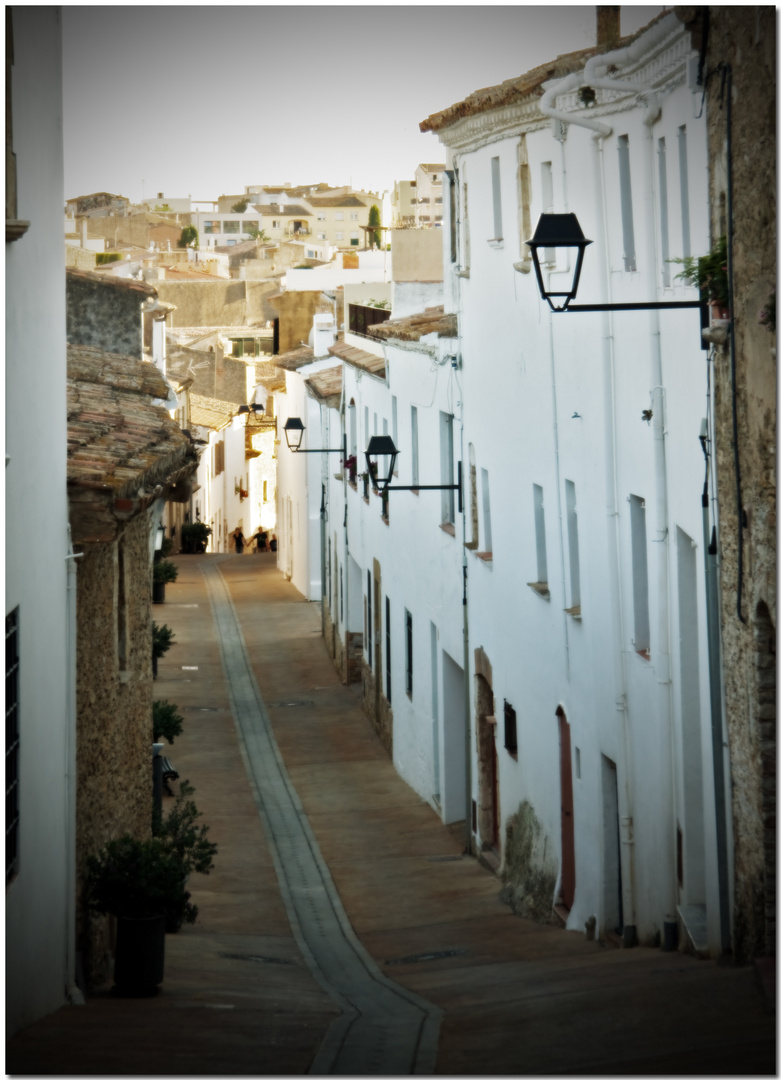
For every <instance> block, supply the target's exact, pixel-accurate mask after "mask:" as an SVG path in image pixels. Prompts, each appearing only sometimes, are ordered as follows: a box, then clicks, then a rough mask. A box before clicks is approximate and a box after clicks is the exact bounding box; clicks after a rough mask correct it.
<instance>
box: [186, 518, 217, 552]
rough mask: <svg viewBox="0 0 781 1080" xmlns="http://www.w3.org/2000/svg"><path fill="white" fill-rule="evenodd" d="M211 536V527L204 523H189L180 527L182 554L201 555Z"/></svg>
mask: <svg viewBox="0 0 781 1080" xmlns="http://www.w3.org/2000/svg"><path fill="white" fill-rule="evenodd" d="M211 534H212V530H211V526H209V525H207V524H206V522H205V521H190V522H188V523H187V524H186V525H182V554H183V555H202V554H203V553H204V552H205V551H206V545H207V544H208V543H209V537H210V536H211Z"/></svg>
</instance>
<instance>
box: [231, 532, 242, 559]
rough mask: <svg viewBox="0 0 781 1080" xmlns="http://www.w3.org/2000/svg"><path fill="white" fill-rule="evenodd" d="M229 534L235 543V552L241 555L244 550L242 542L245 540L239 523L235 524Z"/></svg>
mask: <svg viewBox="0 0 781 1080" xmlns="http://www.w3.org/2000/svg"><path fill="white" fill-rule="evenodd" d="M231 536H232V537H233V542H234V544H235V545H236V554H237V555H241V553H242V552H243V551H244V544H245V543H246V541H245V539H244V533H243V532H242V531H241V526H240V525H237V526H236V528H235V529H234V530H233V532H232V533H231Z"/></svg>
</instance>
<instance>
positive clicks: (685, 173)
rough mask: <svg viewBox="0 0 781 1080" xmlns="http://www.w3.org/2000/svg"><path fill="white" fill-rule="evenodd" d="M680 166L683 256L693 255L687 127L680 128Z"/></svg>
mask: <svg viewBox="0 0 781 1080" xmlns="http://www.w3.org/2000/svg"><path fill="white" fill-rule="evenodd" d="M678 166H679V174H680V182H681V242H682V245H683V251H682V254H683V255H684V256H687V255H691V253H692V242H691V230H690V227H689V155H688V151H687V148H686V125H685V124H684V125H683V126H682V127H679V128H678Z"/></svg>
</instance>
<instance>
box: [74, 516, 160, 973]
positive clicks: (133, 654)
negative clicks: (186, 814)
mask: <svg viewBox="0 0 781 1080" xmlns="http://www.w3.org/2000/svg"><path fill="white" fill-rule="evenodd" d="M148 536H149V524H148V520H147V517H146V515H142V516H141V517H139V518H137V519H136V520H135V521H132V522H130V523H129V524H128V526H127V528H126V530H125V533H124V536H123V537H122V541H121V544H122V547H123V548H124V558H125V574H126V590H125V595H126V615H127V627H128V633H127V661H126V668H127V671H128V672H129V678H128V681H127V682H121V681H120V676H119V658H118V649H117V619H118V596H117V588H118V572H117V571H118V558H119V544H118V543H116V542H115V543H113V544H95V545H90V546H89V547H88V548H86V549H85V550H84V554H83V556H82V557H81V558H80V559H78V580H77V624H78V626H77V646H76V663H77V682H76V713H77V720H76V740H77V753H76V776H77V779H76V784H77V794H76V866H77V896H78V897H79V898H80V899H81V897H82V889H83V883H84V868H85V860H86V858H87V855H89V854H93V853H95V852H97V851H98V850H99V849H100V848H101V847H102V846H103V844H104V843H105V842H106V841H107V840H109V839H112V838H114V837H117V836H120V835H122V834H123V833H131V834H132V835H133V836H136V837H138V838H144V837H148V836H149V835H151V814H152V765H151V756H152V619H151V613H150V609H151V605H150V590H151V582H150V563H149V541H148ZM107 923H108V920H107V919H106V918H100V917H99V918H92V919H87V918H86V915H85V912H84V910H83V908H82V907H81V903H79V919H78V927H77V932H78V935H79V942H80V950H81V952H82V958H83V962H84V967H85V975H86V977H87V979H88V981H89V982H92V983H96V982H99V981H100V980H101V979H102V977H103V976H104V975H105V968H106V960H107V953H108V951H109V937H108V925H107Z"/></svg>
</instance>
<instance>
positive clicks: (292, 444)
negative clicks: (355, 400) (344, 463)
mask: <svg viewBox="0 0 781 1080" xmlns="http://www.w3.org/2000/svg"><path fill="white" fill-rule="evenodd" d="M283 430H284V432H285V440H286V442H287V445H288V449H290V450H292V451H293V453H294V454H341V455H342V458H343V459H345V460H346V458H347V436H346V435H345V437H344V439H343V440H342V445H341V446H336V447H330V446H325V447H322V448H321V449H318V450H302V449H301V440H302V439H303V437H304V431H305V430H306V429H305V427H304V425H303V423H302V421H301V417H300V416H289V417H288V418H287V420H286V421H285V426H284V428H283Z"/></svg>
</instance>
